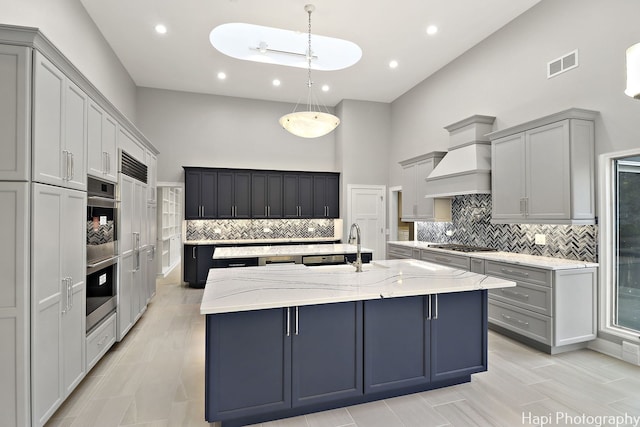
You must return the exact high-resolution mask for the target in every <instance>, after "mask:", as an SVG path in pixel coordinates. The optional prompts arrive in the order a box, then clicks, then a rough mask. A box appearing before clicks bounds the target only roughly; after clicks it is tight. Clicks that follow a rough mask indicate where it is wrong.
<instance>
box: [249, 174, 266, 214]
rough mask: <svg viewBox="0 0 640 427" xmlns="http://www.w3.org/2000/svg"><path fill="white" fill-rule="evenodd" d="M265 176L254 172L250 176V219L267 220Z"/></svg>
mask: <svg viewBox="0 0 640 427" xmlns="http://www.w3.org/2000/svg"><path fill="white" fill-rule="evenodd" d="M268 194H269V192H268V190H267V174H266V173H259V172H254V173H252V174H251V217H252V218H267V217H268V212H267V205H268V201H267V199H268V197H269V196H268Z"/></svg>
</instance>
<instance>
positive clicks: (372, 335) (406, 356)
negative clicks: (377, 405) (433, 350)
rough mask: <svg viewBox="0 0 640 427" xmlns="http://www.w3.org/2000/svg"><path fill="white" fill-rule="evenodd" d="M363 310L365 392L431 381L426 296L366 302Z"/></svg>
mask: <svg viewBox="0 0 640 427" xmlns="http://www.w3.org/2000/svg"><path fill="white" fill-rule="evenodd" d="M364 313H365V317H364V346H365V347H364V358H365V359H364V366H365V371H364V391H365V393H375V392H379V391H384V390H392V389H396V388H398V387H409V386H414V385H419V384H425V383H428V382H429V380H430V373H429V357H430V355H429V342H430V337H429V328H428V322H427V320H426V316H425V297H422V296H417V297H406V298H389V299H386V298H385V299H379V300H370V301H365V302H364Z"/></svg>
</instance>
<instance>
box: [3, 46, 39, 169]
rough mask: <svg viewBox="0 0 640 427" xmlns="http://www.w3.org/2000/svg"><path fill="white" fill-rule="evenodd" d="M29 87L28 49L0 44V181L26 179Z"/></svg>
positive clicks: (29, 57) (29, 127)
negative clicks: (0, 94)
mask: <svg viewBox="0 0 640 427" xmlns="http://www.w3.org/2000/svg"><path fill="white" fill-rule="evenodd" d="M30 88H31V50H30V49H28V48H26V47H23V46H9V45H0V93H2V96H0V111H2V114H0V141H2V144H1V145H0V180H4V181H27V180H28V179H29V178H30V176H29V175H30V164H31V157H30V156H29V150H28V147H29V143H30V141H29V135H30V133H31V120H30V117H31V100H30V99H31V98H30V94H31V90H30Z"/></svg>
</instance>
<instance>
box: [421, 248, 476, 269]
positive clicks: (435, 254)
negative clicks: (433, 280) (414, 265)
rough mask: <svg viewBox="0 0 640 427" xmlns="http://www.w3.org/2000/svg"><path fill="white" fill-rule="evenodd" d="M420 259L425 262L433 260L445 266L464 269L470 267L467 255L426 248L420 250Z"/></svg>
mask: <svg viewBox="0 0 640 427" xmlns="http://www.w3.org/2000/svg"><path fill="white" fill-rule="evenodd" d="M420 259H421V260H423V261H427V262H433V263H435V264H440V265H446V266H447V267H453V268H460V269H462V270H466V271H469V268H470V267H471V262H470V259H469V257H468V256H464V255H451V254H448V253H444V252H440V251H430V250H428V249H423V250H422V253H421V255H420Z"/></svg>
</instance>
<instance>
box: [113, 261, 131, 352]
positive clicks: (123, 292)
mask: <svg viewBox="0 0 640 427" xmlns="http://www.w3.org/2000/svg"><path fill="white" fill-rule="evenodd" d="M134 257H135V256H134V254H133V252H129V254H128V255H123V256H121V257H120V263H119V264H120V265H119V268H120V280H119V281H118V308H117V322H118V341H122V339H123V338H124V336H125V335H126V334H127V332H129V329H131V327H132V326H133V317H132V315H131V314H132V308H131V306H132V298H133V296H132V292H133V280H134V277H133V275H134V262H135V261H134Z"/></svg>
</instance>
